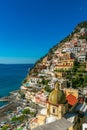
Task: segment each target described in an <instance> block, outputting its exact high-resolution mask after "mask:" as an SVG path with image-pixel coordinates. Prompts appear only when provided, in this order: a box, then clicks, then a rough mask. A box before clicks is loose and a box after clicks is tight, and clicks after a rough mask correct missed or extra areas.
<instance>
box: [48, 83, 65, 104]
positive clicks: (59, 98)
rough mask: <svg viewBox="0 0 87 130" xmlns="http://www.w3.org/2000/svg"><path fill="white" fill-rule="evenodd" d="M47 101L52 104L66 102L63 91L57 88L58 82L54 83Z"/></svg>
mask: <svg viewBox="0 0 87 130" xmlns="http://www.w3.org/2000/svg"><path fill="white" fill-rule="evenodd" d="M48 101H49V102H50V103H52V104H54V105H57V104H63V103H65V102H66V99H65V95H64V93H63V91H61V90H59V83H58V82H56V83H55V89H54V90H53V91H52V92H51V93H50V95H49V99H48Z"/></svg>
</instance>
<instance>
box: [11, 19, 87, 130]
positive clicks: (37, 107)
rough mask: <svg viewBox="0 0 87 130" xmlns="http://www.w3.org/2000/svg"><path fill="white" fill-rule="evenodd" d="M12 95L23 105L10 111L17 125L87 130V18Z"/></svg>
mask: <svg viewBox="0 0 87 130" xmlns="http://www.w3.org/2000/svg"><path fill="white" fill-rule="evenodd" d="M13 95H15V102H18V103H20V104H21V105H20V107H17V110H16V113H15V112H12V113H11V114H9V116H10V121H11V122H13V123H14V124H15V125H16V127H17V128H21V129H23V130H32V129H34V130H85V128H87V21H85V22H82V23H80V24H78V25H77V27H76V28H75V29H74V31H73V32H72V33H71V34H70V35H69V36H67V37H66V38H65V39H64V40H62V41H61V42H60V43H58V44H57V45H56V46H54V47H53V48H52V49H50V51H49V52H48V54H47V55H45V56H44V57H43V58H41V59H40V60H39V61H37V62H36V64H35V65H34V67H33V68H32V69H31V70H30V71H29V73H28V74H27V76H26V78H25V79H24V81H23V84H22V86H21V87H20V90H19V91H18V92H16V93H15V94H14V93H13ZM18 121H19V124H18ZM14 128H15V126H14V127H12V129H14ZM14 130H15V129H14Z"/></svg>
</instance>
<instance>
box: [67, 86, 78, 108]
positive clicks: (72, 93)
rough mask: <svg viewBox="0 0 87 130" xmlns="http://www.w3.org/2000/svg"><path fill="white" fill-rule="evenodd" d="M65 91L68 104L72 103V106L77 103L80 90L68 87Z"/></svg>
mask: <svg viewBox="0 0 87 130" xmlns="http://www.w3.org/2000/svg"><path fill="white" fill-rule="evenodd" d="M65 93H66V99H67V101H68V104H70V105H71V106H73V105H75V104H76V103H77V101H78V90H77V89H73V88H67V89H66V90H65Z"/></svg>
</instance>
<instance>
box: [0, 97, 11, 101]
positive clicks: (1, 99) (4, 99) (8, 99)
mask: <svg viewBox="0 0 87 130" xmlns="http://www.w3.org/2000/svg"><path fill="white" fill-rule="evenodd" d="M11 99H12V97H11V96H6V97H1V98H0V102H9V101H11Z"/></svg>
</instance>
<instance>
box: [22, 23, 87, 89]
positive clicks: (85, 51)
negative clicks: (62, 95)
mask: <svg viewBox="0 0 87 130" xmlns="http://www.w3.org/2000/svg"><path fill="white" fill-rule="evenodd" d="M86 60H87V21H85V22H81V23H79V24H78V25H77V26H76V28H75V29H74V30H73V32H72V33H70V34H69V35H68V36H67V37H65V38H64V39H63V40H62V41H60V42H59V43H58V44H57V45H55V46H54V47H52V48H51V49H50V50H49V52H48V54H46V55H45V56H44V57H42V58H41V59H40V60H38V61H37V62H36V63H35V65H34V67H33V69H32V70H30V72H29V74H28V75H27V76H26V78H25V79H24V83H26V82H29V83H30V82H32V83H33V82H35V84H37V86H40V87H41V86H43V85H45V87H47V88H49V87H48V86H50V85H49V84H50V82H51V83H52V82H53V83H54V80H53V79H55V80H59V76H58V75H59V73H61V75H63V73H64V74H65V75H66V76H64V77H63V76H62V79H64V80H66V84H67V87H70V85H72V87H74V88H77V87H84V86H86V84H87V74H86V73H87V68H86V67H87V62H86ZM59 82H61V81H59ZM48 90H49V89H48Z"/></svg>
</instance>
